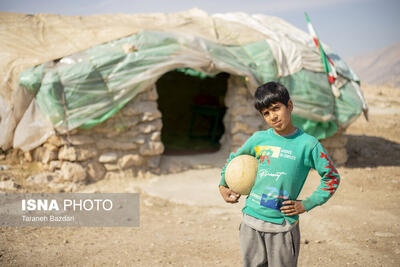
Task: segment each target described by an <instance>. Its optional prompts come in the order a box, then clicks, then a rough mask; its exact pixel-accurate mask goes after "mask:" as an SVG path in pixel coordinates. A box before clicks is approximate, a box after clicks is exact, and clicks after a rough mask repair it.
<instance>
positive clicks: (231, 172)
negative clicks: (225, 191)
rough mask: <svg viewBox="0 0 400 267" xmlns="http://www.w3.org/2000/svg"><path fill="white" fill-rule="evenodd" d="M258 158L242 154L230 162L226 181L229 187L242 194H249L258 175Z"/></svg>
mask: <svg viewBox="0 0 400 267" xmlns="http://www.w3.org/2000/svg"><path fill="white" fill-rule="evenodd" d="M257 168H258V160H257V159H256V158H255V157H253V156H250V155H240V156H237V157H235V158H234V159H233V160H231V161H230V162H229V163H228V166H226V169H225V181H226V183H227V185H228V186H229V188H230V189H231V190H232V191H234V192H236V193H238V194H241V195H248V194H249V193H250V191H251V188H252V187H253V185H254V181H255V179H256V176H257Z"/></svg>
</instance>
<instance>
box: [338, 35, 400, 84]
mask: <svg viewBox="0 0 400 267" xmlns="http://www.w3.org/2000/svg"><path fill="white" fill-rule="evenodd" d="M346 62H347V63H348V64H349V65H350V67H351V69H352V70H353V71H354V72H355V73H356V74H357V75H358V77H359V78H360V80H361V84H364V83H367V84H374V85H391V86H395V87H399V88H400V42H399V43H396V44H394V45H392V46H389V47H386V48H384V49H382V50H379V51H376V52H372V53H368V54H364V55H361V56H357V57H352V58H350V59H348V60H346Z"/></svg>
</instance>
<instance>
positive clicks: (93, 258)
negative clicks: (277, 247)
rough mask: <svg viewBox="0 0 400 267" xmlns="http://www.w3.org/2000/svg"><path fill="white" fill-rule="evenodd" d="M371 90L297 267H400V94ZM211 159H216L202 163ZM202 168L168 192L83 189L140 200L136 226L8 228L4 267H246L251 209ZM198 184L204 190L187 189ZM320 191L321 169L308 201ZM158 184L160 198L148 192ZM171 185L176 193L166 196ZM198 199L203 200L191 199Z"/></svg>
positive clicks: (149, 182)
mask: <svg viewBox="0 0 400 267" xmlns="http://www.w3.org/2000/svg"><path fill="white" fill-rule="evenodd" d="M363 89H364V93H365V96H366V98H367V102H368V104H369V107H370V114H369V121H368V122H367V121H366V120H365V118H364V117H363V116H361V117H359V118H358V119H357V120H356V121H355V122H354V123H353V124H351V126H350V127H349V128H348V129H347V131H346V135H347V137H348V140H349V141H348V144H347V146H348V152H349V161H348V163H347V164H346V166H342V167H339V168H338V170H339V173H340V174H341V177H342V181H341V184H340V187H339V190H338V191H337V192H336V194H335V195H334V196H333V198H332V199H331V200H330V201H328V202H327V203H326V204H325V205H324V206H322V207H317V208H315V209H314V210H312V211H311V212H309V213H306V214H303V215H301V217H300V218H301V219H300V227H301V233H302V236H301V249H300V258H299V266H400V208H399V207H400V89H395V88H380V87H365V88H363ZM200 158H201V159H200ZM205 158H206V159H207V158H209V159H212V158H213V156H212V155H208V156H204V155H203V156H199V160H205ZM174 160H175V161H179V158H174ZM191 160H196V157H192V158H191ZM219 162H220V161H218V160H216V161H214V165H218V164H219ZM6 163H7V162H5V161H0V165H2V164H6ZM216 163H217V164H216ZM201 166H202V168H203V169H198V170H189V171H185V172H181V173H179V174H175V175H173V176H165V177H164V178H165V179H168V180H164V185H163V184H162V181H163V180H162V179H163V177H150V178H146V179H139V178H120V179H114V180H107V181H101V182H99V183H98V184H92V185H89V186H87V188H83V189H82V190H83V191H85V190H86V191H87V192H94V191H96V192H139V193H140V203H141V204H140V227H137V228H123V227H120V228H107V227H92V228H91V227H69V228H68V227H64V228H61V227H60V228H56V227H54V228H50V227H48V228H44V227H41V228H34V227H20V228H12V227H7V228H0V265H1V266H42V265H44V266H47V265H50V266H117V265H121V266H230V267H231V266H241V256H240V248H239V238H238V226H239V223H240V220H241V213H240V209H241V207H242V205H243V201H241V202H240V203H239V204H235V205H230V204H224V203H223V202H221V200H220V198H219V193H218V189H217V184H218V181H219V176H218V173H219V171H220V169H219V168H215V166H214V167H213V166H212V164H211V165H207V164H206V163H204V164H202V165H201ZM12 167H13V168H14V169H18V168H20V169H21V170H22V166H18V165H15V166H12ZM219 167H221V166H219ZM21 172H22V171H21ZM202 176H203V177H204V179H203V180H202V179H201V177H202ZM196 177H197V178H196ZM198 177H200V178H198ZM191 179H193V180H194V179H197V185H196V182H193V186H186V187H184V186H183V183H185V184H186V181H188V183H189V185H190V182H191ZM160 180H161V182H160ZM165 181H168V183H167V185H165ZM318 184H319V177H318V174H316V172H315V171H313V172H311V173H310V176H309V179H308V181H307V183H306V185H305V187H304V190H303V192H302V194H301V196H303V197H304V196H307V195H308V194H310V193H311V192H312V191H313V190H314V189H315V188H316V187H317V186H318ZM157 186H158V189H159V191H158V192H159V193H158V194H157V193H154V194H152V191H151V190H148V188H157ZM167 187H168V189H171V190H172V189H175V190H177V191H173V190H172V191H171V190H169V194H167V192H166V190H165V189H166V188H167ZM146 188H147V189H146ZM163 189H164V191H163ZM19 191H24V188H22V189H19ZM182 191H183V192H182ZM160 192H161V193H160ZM163 192H164V193H163ZM174 195H175V196H177V198H173V197H172V196H174ZM190 199H194V200H195V201H192V202H190V201H185V200H190ZM214 200H215V201H214ZM213 203H215V204H213Z"/></svg>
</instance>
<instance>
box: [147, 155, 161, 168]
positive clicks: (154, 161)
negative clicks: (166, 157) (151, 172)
mask: <svg viewBox="0 0 400 267" xmlns="http://www.w3.org/2000/svg"><path fill="white" fill-rule="evenodd" d="M160 162H161V156H156V157H150V158H148V159H147V166H148V167H149V168H152V169H154V168H158V167H160Z"/></svg>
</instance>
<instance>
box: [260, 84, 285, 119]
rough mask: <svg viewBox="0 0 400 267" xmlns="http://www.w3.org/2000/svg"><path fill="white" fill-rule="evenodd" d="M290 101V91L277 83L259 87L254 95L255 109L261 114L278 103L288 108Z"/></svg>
mask: <svg viewBox="0 0 400 267" xmlns="http://www.w3.org/2000/svg"><path fill="white" fill-rule="evenodd" d="M289 100H290V96H289V92H288V90H287V89H286V87H285V86H284V85H282V84H280V83H277V82H268V83H265V84H263V85H261V86H259V87H258V88H257V90H256V92H255V93H254V107H255V108H256V109H257V110H258V111H259V112H261V110H263V109H264V108H269V107H270V106H271V105H272V104H276V103H278V102H281V103H282V104H284V105H285V106H288V102H289Z"/></svg>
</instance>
